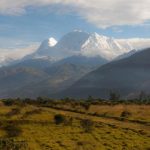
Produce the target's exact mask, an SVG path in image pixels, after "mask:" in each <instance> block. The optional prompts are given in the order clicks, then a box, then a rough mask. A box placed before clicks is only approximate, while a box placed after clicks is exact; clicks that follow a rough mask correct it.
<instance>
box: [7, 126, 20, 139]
mask: <svg viewBox="0 0 150 150" xmlns="http://www.w3.org/2000/svg"><path fill="white" fill-rule="evenodd" d="M4 130H5V131H6V132H7V136H8V137H17V136H19V135H20V134H21V133H22V130H21V129H20V128H19V127H17V126H14V125H7V126H5V127H4Z"/></svg>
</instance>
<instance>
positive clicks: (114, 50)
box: [0, 30, 149, 66]
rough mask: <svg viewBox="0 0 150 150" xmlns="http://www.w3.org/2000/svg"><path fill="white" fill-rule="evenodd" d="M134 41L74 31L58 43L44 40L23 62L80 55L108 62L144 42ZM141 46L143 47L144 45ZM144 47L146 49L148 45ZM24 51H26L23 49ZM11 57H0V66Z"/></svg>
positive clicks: (55, 59)
mask: <svg viewBox="0 0 150 150" xmlns="http://www.w3.org/2000/svg"><path fill="white" fill-rule="evenodd" d="M135 41H137V40H131V41H130V40H129V39H115V38H112V37H107V36H103V35H99V34H97V33H92V34H90V33H87V32H84V31H79V30H75V31H72V32H69V33H68V34H66V35H64V36H63V37H62V38H61V39H60V40H59V41H58V42H57V40H56V39H55V38H53V37H51V38H49V39H46V40H44V41H43V42H42V43H41V45H40V46H39V48H38V49H37V50H36V51H31V52H30V53H28V54H26V55H25V57H24V58H23V60H26V59H37V58H38V59H48V60H51V61H57V60H61V59H64V58H68V57H71V56H78V55H80V56H84V57H91V58H93V57H100V58H103V59H106V60H108V61H110V60H113V59H115V58H117V57H118V56H120V55H123V54H127V53H129V52H130V51H131V50H133V49H138V47H139V46H136V45H141V44H139V43H140V41H141V43H144V41H145V40H140V39H138V42H137V44H136V42H135ZM146 43H149V42H148V40H146ZM143 45H145V43H144V44H143ZM146 46H147V47H148V44H147V45H146ZM143 47H145V46H143ZM141 48H142V47H140V49H141ZM25 51H27V50H26V49H25ZM19 52H20V51H19ZM21 53H22V52H21ZM18 54H19V53H17V55H18ZM11 55H12V57H11V60H10V59H9V57H8V58H5V60H6V61H5V60H4V57H3V55H1V57H0V66H3V65H7V64H9V63H12V61H13V57H14V56H15V55H14V56H13V53H11ZM17 59H18V60H19V59H21V60H22V57H17ZM9 60H10V61H9ZM15 61H16V59H15Z"/></svg>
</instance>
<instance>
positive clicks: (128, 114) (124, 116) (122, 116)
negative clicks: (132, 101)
mask: <svg viewBox="0 0 150 150" xmlns="http://www.w3.org/2000/svg"><path fill="white" fill-rule="evenodd" d="M129 116H131V113H130V112H128V111H123V112H122V113H121V115H120V117H121V118H128V117H129Z"/></svg>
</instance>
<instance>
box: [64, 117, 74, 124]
mask: <svg viewBox="0 0 150 150" xmlns="http://www.w3.org/2000/svg"><path fill="white" fill-rule="evenodd" d="M72 123H73V118H72V117H70V118H67V119H65V122H64V124H65V125H66V126H72Z"/></svg>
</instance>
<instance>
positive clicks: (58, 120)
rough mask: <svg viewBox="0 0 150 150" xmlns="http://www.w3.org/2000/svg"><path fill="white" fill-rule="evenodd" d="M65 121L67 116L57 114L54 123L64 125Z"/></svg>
mask: <svg viewBox="0 0 150 150" xmlns="http://www.w3.org/2000/svg"><path fill="white" fill-rule="evenodd" d="M65 120H66V119H65V116H64V115H61V114H57V115H55V116H54V121H55V123H56V124H57V125H59V124H62V123H64V122H65Z"/></svg>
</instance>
